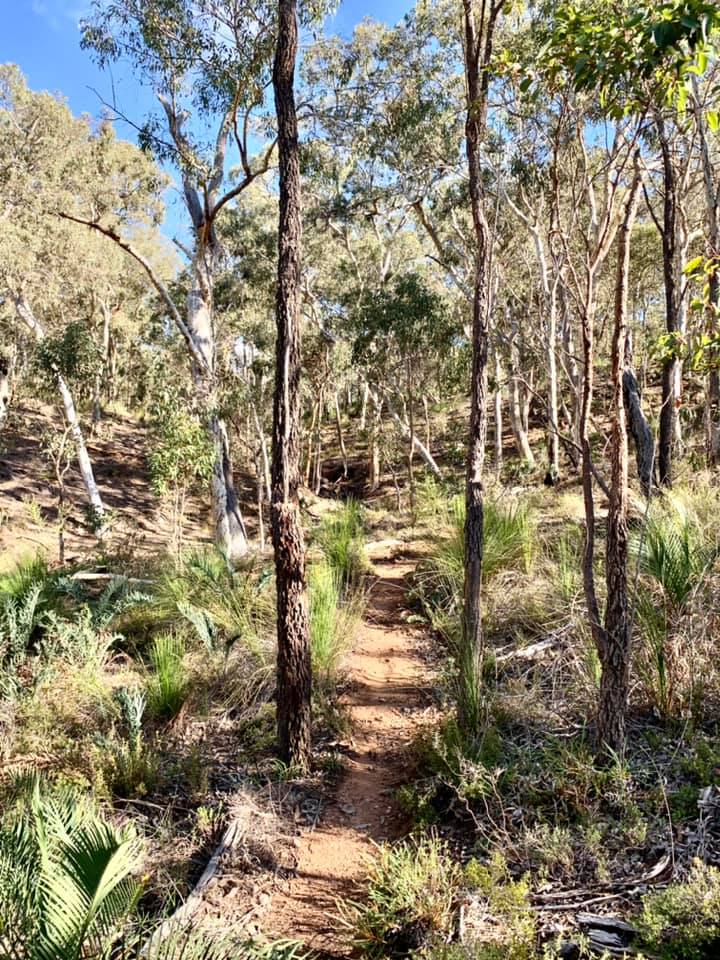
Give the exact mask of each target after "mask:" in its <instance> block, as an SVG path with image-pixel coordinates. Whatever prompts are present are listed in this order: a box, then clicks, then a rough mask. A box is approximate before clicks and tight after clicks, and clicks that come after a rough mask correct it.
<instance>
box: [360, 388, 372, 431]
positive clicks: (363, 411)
mask: <svg viewBox="0 0 720 960" xmlns="http://www.w3.org/2000/svg"><path fill="white" fill-rule="evenodd" d="M369 396H370V384H369V383H368V382H367V380H365V382H364V383H363V388H362V401H361V404H360V423H359V428H360V430H364V429H365V424H366V422H367V408H368V398H369Z"/></svg>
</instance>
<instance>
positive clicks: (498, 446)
mask: <svg viewBox="0 0 720 960" xmlns="http://www.w3.org/2000/svg"><path fill="white" fill-rule="evenodd" d="M502 375H503V372H502V367H501V365H500V355H499V353H498V351H497V350H496V351H495V473H496V474H497V475H498V477H499V476H500V474H501V473H502V465H503V396H502Z"/></svg>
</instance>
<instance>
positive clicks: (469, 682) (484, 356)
mask: <svg viewBox="0 0 720 960" xmlns="http://www.w3.org/2000/svg"><path fill="white" fill-rule="evenodd" d="M501 9H502V2H499V3H496V4H494V5H492V6H491V7H490V12H489V13H488V14H487V16H486V13H485V10H486V6H485V4H484V3H483V4H482V5H480V6H479V7H478V5H477V4H476V3H475V2H474V0H463V21H464V23H463V26H464V41H465V44H464V46H465V49H464V53H465V79H466V94H467V116H466V121H465V147H466V154H467V163H468V176H469V184H470V205H471V210H472V220H473V229H474V233H475V244H476V246H475V275H474V282H473V301H472V374H471V382H470V418H469V430H468V452H467V464H466V473H465V583H464V596H463V624H462V627H463V634H462V650H461V656H460V664H459V669H460V677H459V690H458V693H459V696H458V709H459V714H460V722H461V723H462V725H463V726H464V728H465V729H466V730H468V732H471V733H472V732H475V733H477V732H478V730H479V726H480V723H481V699H482V698H481V692H480V687H481V684H482V665H483V654H484V648H483V629H482V602H481V598H482V561H483V546H484V540H483V466H484V461H485V440H486V435H487V402H488V396H487V393H488V378H487V362H488V339H489V312H490V311H489V301H490V297H489V292H490V269H491V254H492V248H491V240H490V230H489V227H488V222H487V217H486V215H485V192H484V186H483V172H482V148H483V142H484V139H485V135H486V132H487V108H488V86H489V82H490V80H489V75H488V69H489V65H490V60H491V57H492V42H493V35H494V31H495V25H496V22H497V17H498V16H499V14H500V11H501Z"/></svg>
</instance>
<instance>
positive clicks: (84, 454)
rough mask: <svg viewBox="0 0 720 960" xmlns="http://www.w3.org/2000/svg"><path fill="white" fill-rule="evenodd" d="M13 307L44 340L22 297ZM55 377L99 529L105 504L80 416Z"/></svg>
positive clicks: (86, 490)
mask: <svg viewBox="0 0 720 960" xmlns="http://www.w3.org/2000/svg"><path fill="white" fill-rule="evenodd" d="M15 308H16V310H17V314H18V316H19V317H20V319H21V320H22V321H23V323H24V324H25V325H26V326H27V327H28V329H29V330H30V331H31V332H32V334H33V336H34V337H35V339H36V340H38V341H42V340H44V339H45V331H44V329H43V327H42V325H41V323H40V321H39V320H38V319H37V317H36V316H35V314H34V313H33V312H32V309H31V308H30V305H29V304H28V302H27V301H26V300H25V299H24V298H23V297H16V298H15ZM56 377H57V385H58V390H59V392H60V397H61V399H62V404H63V410H64V411H65V420H66V421H67V424H68V427H69V428H70V432H71V433H72V436H73V440H74V442H75V452H76V454H77V461H78V467H79V468H80V474H81V476H82V479H83V484H84V485H85V492H86V493H87V498H88V501H89V503H90V508H91V510H92V513H93V522H94V524H95V525H96V526H97V527H98V528H100V529H101V528H102V520H103V518H104V516H105V505H104V503H103V501H102V497H101V496H100V490H99V489H98V485H97V483H96V482H95V473H94V472H93V466H92V461H91V460H90V455H89V454H88V451H87V447H86V446H85V437H84V436H83V432H82V426H81V425H80V418H79V417H78V415H77V410H76V409H75V401H74V400H73V396H72V393H71V392H70V388H69V387H68V385H67V383H66V382H65V380H64V379H63V377H62V376H61V374H60V372H59V371H56Z"/></svg>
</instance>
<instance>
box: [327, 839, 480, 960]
mask: <svg viewBox="0 0 720 960" xmlns="http://www.w3.org/2000/svg"><path fill="white" fill-rule="evenodd" d="M461 880H462V871H461V869H460V867H459V866H458V865H457V864H456V863H455V862H454V861H453V860H452V858H451V857H450V853H449V850H448V848H447V846H446V845H445V844H444V843H442V842H441V841H440V840H438V839H437V838H436V837H423V838H421V839H419V840H408V841H403V842H401V843H397V844H394V845H386V846H383V847H381V848H380V851H379V855H378V858H377V860H376V861H375V862H374V863H373V864H372V866H371V868H370V872H369V875H368V887H367V896H366V898H365V900H364V902H362V903H359V902H356V903H351V904H347V905H346V908H345V909H346V915H347V920H348V923H349V924H350V925H351V926H352V927H353V928H354V930H355V934H356V942H357V944H358V946H359V947H360V949H361V950H362V952H363V953H364V954H365V955H366V956H369V957H387V956H405V955H407V954H408V953H410V952H411V951H413V950H416V949H419V948H420V947H423V946H425V945H426V944H428V943H430V942H432V940H433V939H438V940H439V939H441V938H442V937H444V936H447V934H448V933H449V932H450V930H451V929H452V923H453V916H454V903H455V899H456V897H457V893H458V891H459V888H460V885H461Z"/></svg>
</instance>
